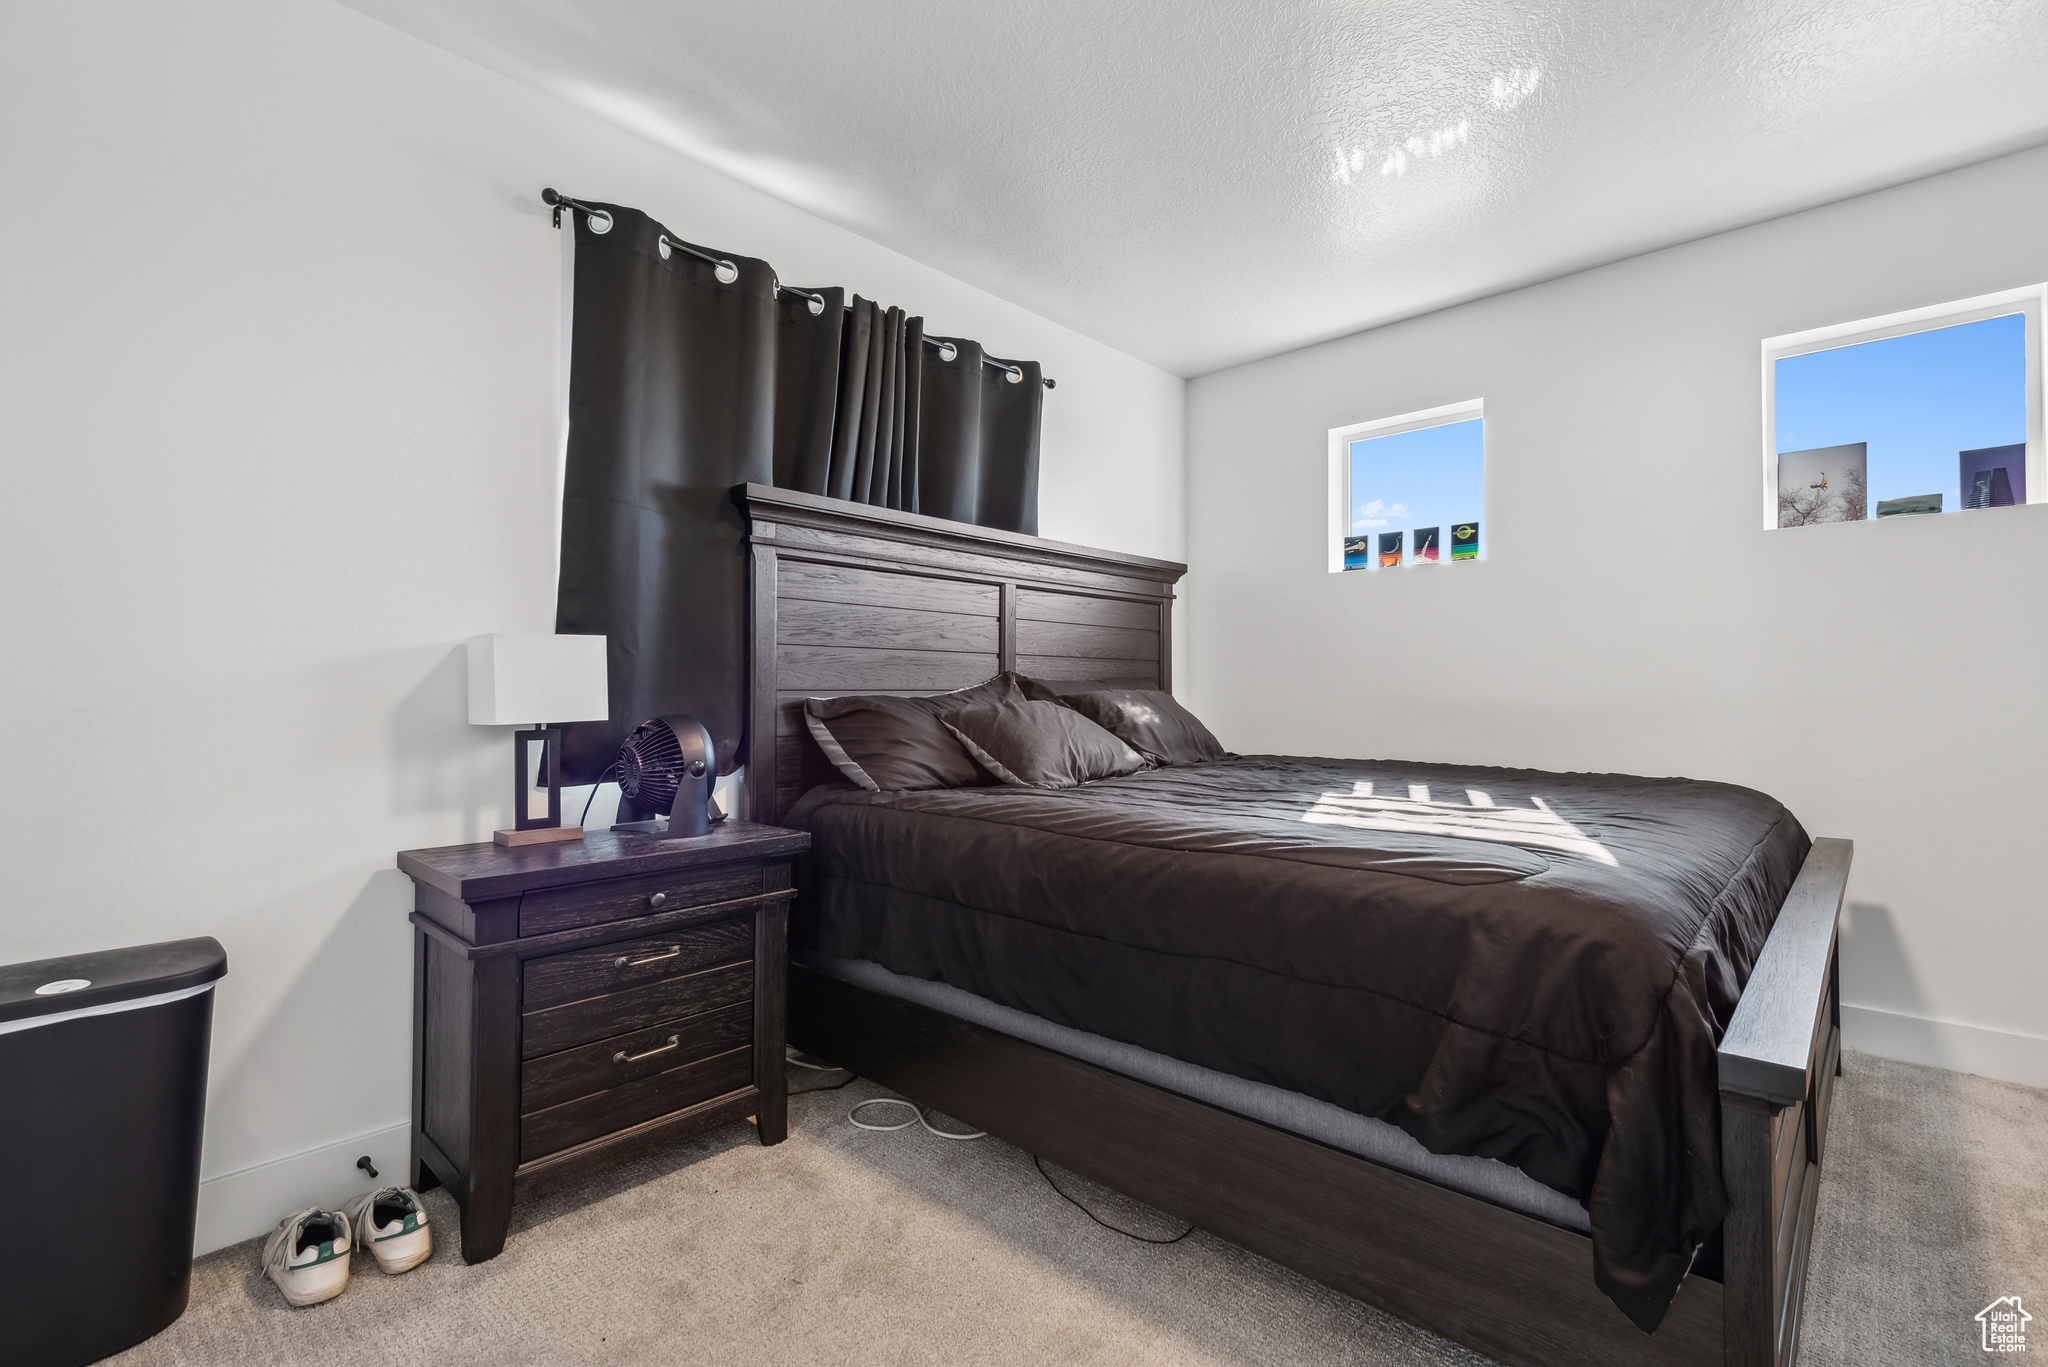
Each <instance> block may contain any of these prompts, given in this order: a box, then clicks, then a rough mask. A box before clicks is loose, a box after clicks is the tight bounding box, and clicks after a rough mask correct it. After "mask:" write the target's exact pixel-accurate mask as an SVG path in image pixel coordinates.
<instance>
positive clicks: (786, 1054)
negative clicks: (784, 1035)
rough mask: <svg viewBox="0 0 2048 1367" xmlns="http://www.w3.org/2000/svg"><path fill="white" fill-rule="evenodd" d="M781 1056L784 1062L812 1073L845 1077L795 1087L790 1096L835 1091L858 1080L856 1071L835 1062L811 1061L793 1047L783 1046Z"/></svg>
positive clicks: (858, 1076)
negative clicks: (821, 1084)
mask: <svg viewBox="0 0 2048 1367" xmlns="http://www.w3.org/2000/svg"><path fill="white" fill-rule="evenodd" d="M782 1057H783V1060H784V1061H785V1062H788V1063H794V1064H795V1065H796V1066H797V1067H799V1068H805V1069H809V1070H810V1071H811V1072H813V1073H845V1074H846V1077H845V1078H844V1079H843V1080H841V1081H839V1082H827V1083H825V1084H824V1085H823V1086H819V1087H800V1088H797V1089H795V1090H794V1091H792V1092H790V1095H791V1096H808V1095H809V1094H810V1093H812V1092H836V1091H838V1090H839V1089H840V1088H842V1087H851V1086H852V1085H853V1084H854V1083H856V1082H858V1081H860V1075H859V1074H858V1073H855V1072H853V1071H852V1070H851V1069H848V1068H841V1067H839V1066H837V1065H836V1064H831V1063H812V1062H811V1061H810V1060H809V1059H807V1058H805V1057H804V1056H803V1055H801V1054H799V1053H798V1052H797V1051H796V1050H795V1049H793V1048H788V1047H785V1048H784V1049H783V1051H782Z"/></svg>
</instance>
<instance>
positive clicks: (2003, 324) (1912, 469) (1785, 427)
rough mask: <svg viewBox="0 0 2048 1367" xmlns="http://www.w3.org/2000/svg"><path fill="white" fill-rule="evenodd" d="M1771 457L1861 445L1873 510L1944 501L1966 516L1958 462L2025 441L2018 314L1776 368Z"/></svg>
mask: <svg viewBox="0 0 2048 1367" xmlns="http://www.w3.org/2000/svg"><path fill="white" fill-rule="evenodd" d="M1775 364H1776V366H1777V375H1776V380H1777V427H1778V431H1777V442H1778V445H1777V449H1778V451H1779V452H1780V453H1781V454H1782V453H1783V452H1786V451H1808V450H1812V449H1813V448H1815V447H1821V446H1844V445H1848V444H1851V443H1854V442H1859V441H1860V442H1867V443H1869V447H1870V457H1869V459H1870V465H1869V482H1870V505H1871V510H1872V512H1873V513H1874V512H1875V511H1876V507H1877V501H1878V500H1879V499H1886V498H1903V497H1907V496H1909V495H1913V494H1940V495H1941V496H1942V500H1941V507H1942V511H1943V512H1955V511H1957V510H1959V509H1961V508H1962V506H1963V501H1962V490H1961V481H1960V479H1959V470H1960V466H1959V464H1958V462H1957V459H1956V458H1957V455H1958V453H1960V452H1963V451H1972V450H1978V449H1980V448H1983V447H1986V446H2006V445H2011V444H2014V443H2018V442H2024V441H2025V440H2026V439H2027V375H2026V368H2027V339H2026V319H2025V317H2024V316H2022V315H2019V314H2013V315H2010V316H2008V317H2004V318H1987V319H1985V320H1983V321H1982V322H1977V323H1962V324H1959V325H1957V326H1955V327H1945V328H1935V329H1933V330H1931V331H1928V332H1914V333H1909V334H1907V335H1906V336H1904V337H1887V338H1885V339H1884V340H1883V341H1878V342H1859V343H1857V344H1856V345H1854V346H1844V347H1835V348H1833V349H1832V350H1828V351H1814V352H1809V353H1807V354H1806V355H1804V356H1787V357H1785V358H1783V359H1782V360H1779V361H1777V362H1776V363H1775Z"/></svg>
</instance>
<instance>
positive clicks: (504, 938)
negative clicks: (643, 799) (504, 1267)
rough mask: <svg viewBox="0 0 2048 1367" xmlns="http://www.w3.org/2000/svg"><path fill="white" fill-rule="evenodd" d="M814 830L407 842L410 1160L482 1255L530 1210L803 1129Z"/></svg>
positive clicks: (733, 824)
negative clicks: (458, 1213) (791, 996)
mask: <svg viewBox="0 0 2048 1367" xmlns="http://www.w3.org/2000/svg"><path fill="white" fill-rule="evenodd" d="M810 839H811V838H810V836H808V835H807V834H805V833H804V832H802V831H788V830H783V829H781V828H780V827H776V826H757V825H753V824H750V823H747V822H742V821H727V822H725V823H724V824H723V825H720V826H717V827H714V828H713V830H712V832H711V834H709V835H705V836H699V837H696V838H694V839H680V840H662V839H656V838H653V837H649V836H641V835H613V834H610V833H608V832H605V833H596V834H591V835H587V836H586V837H585V838H584V839H583V840H582V841H580V842H577V843H565V844H558V845H529V846H523V847H514V848H503V847H500V846H497V845H490V844H478V845H449V846H445V847H443V848H440V849H431V850H407V851H406V852H404V853H403V854H401V855H399V856H398V867H399V868H401V869H403V870H404V871H405V872H406V873H407V874H409V875H411V877H412V880H413V886H414V900H413V907H414V910H413V913H412V918H411V919H412V923H413V926H414V927H415V929H414V932H413V1017H412V1037H413V1064H412V1163H411V1170H410V1173H409V1174H408V1176H409V1177H410V1179H411V1181H412V1182H413V1184H414V1186H416V1187H418V1188H419V1189H421V1190H425V1189H426V1188H428V1187H430V1186H432V1185H434V1184H435V1183H436V1182H440V1183H443V1184H445V1185H446V1186H447V1187H448V1189H449V1190H450V1191H451V1192H452V1193H453V1194H454V1196H455V1199H456V1202H457V1203H458V1204H459V1205H460V1206H461V1208H462V1256H463V1258H464V1260H465V1261H467V1262H472V1263H478V1262H483V1261H484V1260H485V1259H487V1258H494V1257H496V1256H497V1255H498V1253H499V1251H500V1250H502V1249H503V1248H504V1246H505V1229H506V1226H507V1224H508V1223H509V1222H510V1220H511V1216H512V1205H513V1203H514V1202H515V1201H523V1200H527V1199H529V1198H531V1197H533V1196H536V1195H539V1194H540V1193H542V1192H544V1191H548V1190H552V1189H553V1188H555V1187H558V1186H561V1185H563V1184H565V1183H568V1182H571V1181H574V1180H576V1179H578V1178H580V1177H582V1176H584V1175H585V1174H587V1173H589V1172H592V1171H595V1170H596V1169H598V1168H601V1167H605V1166H608V1165H610V1164H612V1163H617V1162H622V1161H624V1160H627V1159H631V1158H637V1157H639V1156H641V1155H643V1154H646V1153H650V1152H652V1151H654V1150H656V1149H659V1148H662V1147H664V1146H666V1145H669V1144H672V1143H675V1142H676V1141H677V1140H681V1139H686V1138H688V1137H690V1136H692V1135H696V1134H701V1133H703V1132H704V1131H706V1130H710V1129H715V1128H717V1127H718V1126H720V1125H725V1124H729V1123H730V1122H732V1121H734V1120H739V1119H742V1118H745V1117H749V1116H751V1117H754V1119H755V1122H756V1124H757V1125H758V1126H759V1129H760V1135H761V1142H762V1143H763V1144H774V1143H778V1142H780V1140H781V1139H782V1138H783V1135H784V1134H785V1133H786V1132H787V1123H788V1121H787V1116H788V1093H787V1091H786V1090H785V1087H784V1082H783V1066H782V1056H783V1008H784V1001H785V997H786V994H787V988H788V973H787V968H788V925H789V902H790V899H791V898H792V897H794V896H795V893H794V891H793V890H792V888H791V881H790V865H791V861H792V860H794V859H795V858H796V856H798V855H799V854H801V853H803V852H804V850H805V849H807V848H808V847H809V845H810Z"/></svg>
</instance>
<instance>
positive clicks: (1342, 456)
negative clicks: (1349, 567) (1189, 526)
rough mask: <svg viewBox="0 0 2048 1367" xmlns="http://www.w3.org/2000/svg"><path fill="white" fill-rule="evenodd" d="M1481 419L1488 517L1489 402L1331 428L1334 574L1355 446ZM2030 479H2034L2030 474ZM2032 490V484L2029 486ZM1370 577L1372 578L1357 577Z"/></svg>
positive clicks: (1340, 559)
mask: <svg viewBox="0 0 2048 1367" xmlns="http://www.w3.org/2000/svg"><path fill="white" fill-rule="evenodd" d="M1474 418H1478V419H1479V420H1480V421H1481V423H1482V426H1481V427H1480V429H1479V450H1480V456H1479V461H1480V473H1479V479H1480V494H1479V500H1480V503H1481V505H1482V506H1481V508H1480V516H1481V518H1482V519H1483V518H1485V517H1486V516H1487V515H1488V514H1487V513H1486V510H1485V507H1484V504H1485V503H1486V502H1487V501H1488V499H1489V497H1490V496H1491V494H1492V489H1491V488H1490V486H1491V484H1492V482H1493V476H1492V471H1493V462H1492V460H1491V459H1490V455H1489V453H1488V451H1487V448H1486V440H1487V439H1486V428H1485V427H1484V425H1483V424H1484V422H1485V419H1486V400H1485V399H1484V398H1478V399H1461V400H1460V401H1458V402H1457V403H1447V404H1440V405H1438V406H1437V407H1435V408H1419V409H1416V410H1415V411H1414V412H1412V413H1400V414H1396V415H1395V416H1393V417H1391V418H1374V419H1373V420H1372V421H1370V422H1354V423H1351V424H1350V425H1348V426H1345V427H1333V428H1331V429H1330V487H1329V499H1330V528H1329V534H1328V535H1327V536H1326V537H1325V538H1324V542H1325V544H1326V545H1327V547H1328V550H1329V570H1330V573H1332V574H1342V573H1344V538H1346V537H1348V536H1350V535H1351V509H1352V508H1353V506H1355V505H1354V504H1353V503H1352V501H1351V444H1352V443H1353V442H1356V441H1363V440H1366V439H1368V438H1372V437H1394V436H1399V435H1400V434H1401V433H1403V432H1420V431H1422V430H1423V429H1424V428H1426V427H1449V426H1450V425H1451V424H1452V423H1459V422H1470V421H1472V419H1474ZM2028 478H2029V479H2030V480H2031V479H2032V478H2033V476H2032V473H2031V472H2029V474H2028ZM2027 487H2028V488H2029V489H2031V488H2032V487H2033V485H2032V484H2029V485H2028V486H2027ZM1354 577H1370V576H1354Z"/></svg>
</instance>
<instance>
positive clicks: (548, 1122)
mask: <svg viewBox="0 0 2048 1367" xmlns="http://www.w3.org/2000/svg"><path fill="white" fill-rule="evenodd" d="M753 1080H754V1054H753V1051H752V1050H751V1049H734V1050H731V1051H729V1052H727V1053H723V1054H716V1055H713V1056H712V1057H711V1058H707V1059H700V1060H699V1061H698V1062H696V1063H692V1064H688V1065H686V1066H684V1067H681V1068H671V1069H669V1070H668V1071H666V1072H662V1073H656V1074H654V1075H653V1076H652V1077H644V1078H641V1079H640V1080H639V1081H637V1082H628V1083H626V1084H625V1085H624V1086H620V1087H612V1088H609V1089H607V1090H605V1091H602V1092H597V1093H595V1094H593V1095H590V1096H585V1097H578V1098H577V1099H576V1100H574V1101H565V1102H563V1103H562V1104H561V1105H559V1106H550V1107H548V1108H547V1109H545V1110H541V1111H534V1112H531V1113H529V1114H527V1115H522V1116H520V1117H519V1161H520V1162H522V1163H530V1162H532V1161H533V1160H534V1159H536V1158H539V1157H542V1156H543V1155H545V1154H550V1153H553V1152H555V1150H557V1149H566V1148H569V1147H570V1146H571V1145H575V1144H581V1143H583V1142H585V1141H586V1140H591V1139H596V1138H598V1137H599V1136H601V1135H607V1134H610V1133H611V1132H612V1131H613V1130H623V1129H625V1128H626V1127H627V1126H628V1125H638V1124H639V1123H640V1122H641V1121H643V1120H652V1119H654V1118H655V1117H656V1116H661V1115H667V1114H668V1113H669V1112H670V1111H680V1110H682V1109H683V1108H684V1107H685V1106H694V1105H696V1104H697V1103H698V1102H700V1101H709V1100H711V1098H713V1097H715V1096H723V1095H725V1094H726V1093H727V1092H736V1091H738V1090H739V1089H740V1088H742V1087H745V1086H747V1085H748V1084H749V1083H751V1082H752V1081H753Z"/></svg>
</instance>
